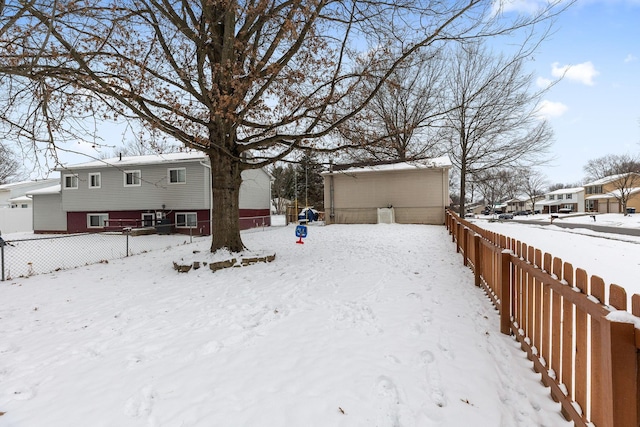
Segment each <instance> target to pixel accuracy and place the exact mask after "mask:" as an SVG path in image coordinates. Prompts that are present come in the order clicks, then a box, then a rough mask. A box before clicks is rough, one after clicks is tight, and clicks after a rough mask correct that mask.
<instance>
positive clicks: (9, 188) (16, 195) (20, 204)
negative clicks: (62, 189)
mask: <svg viewBox="0 0 640 427" xmlns="http://www.w3.org/2000/svg"><path fill="white" fill-rule="evenodd" d="M57 182H58V180H57V179H55V178H53V179H39V180H34V181H21V182H13V183H11V184H3V185H0V208H14V209H15V208H18V209H27V208H30V207H31V199H30V198H29V197H27V193H29V192H30V191H33V190H38V189H40V188H45V187H50V186H51V185H54V184H56V183H57Z"/></svg>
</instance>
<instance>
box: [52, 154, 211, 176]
mask: <svg viewBox="0 0 640 427" xmlns="http://www.w3.org/2000/svg"><path fill="white" fill-rule="evenodd" d="M206 159H208V157H207V155H206V154H204V153H203V152H201V151H193V152H184V153H167V154H151V155H147V156H122V157H113V158H110V159H97V160H94V161H91V162H86V163H78V164H75V165H67V166H63V167H59V168H56V170H57V171H73V170H76V169H96V168H103V167H118V168H121V167H130V166H143V165H155V164H162V163H179V162H189V161H191V162H193V161H203V160H206Z"/></svg>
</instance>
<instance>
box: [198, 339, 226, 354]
mask: <svg viewBox="0 0 640 427" xmlns="http://www.w3.org/2000/svg"><path fill="white" fill-rule="evenodd" d="M222 347H223V346H222V343H220V342H219V341H209V342H208V343H206V344H205V345H203V346H202V350H201V354H202V355H203V356H207V355H209V354H214V353H217V352H219V351H220V350H221V349H222Z"/></svg>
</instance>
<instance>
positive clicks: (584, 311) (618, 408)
mask: <svg viewBox="0 0 640 427" xmlns="http://www.w3.org/2000/svg"><path fill="white" fill-rule="evenodd" d="M446 226H447V229H448V230H449V233H450V234H451V236H452V241H453V242H455V243H456V248H457V251H458V252H459V253H461V254H462V255H463V260H464V261H463V262H464V264H465V265H468V266H469V267H470V268H472V269H473V271H474V275H475V283H476V285H477V286H481V287H483V288H484V289H485V291H486V292H487V294H488V295H489V297H490V298H491V300H492V301H493V303H494V305H495V306H496V307H497V309H498V310H499V312H500V330H501V332H502V333H504V334H513V335H514V336H515V338H516V339H517V340H518V342H519V343H520V345H521V348H522V349H523V350H524V351H525V352H526V353H527V356H528V358H529V359H530V360H531V361H532V362H533V366H534V369H535V370H536V372H538V373H540V374H541V377H542V382H543V383H544V384H545V385H546V386H548V387H549V388H550V393H551V396H552V397H553V399H554V400H556V401H557V402H560V403H561V408H562V413H563V415H564V416H565V418H567V419H568V420H570V421H573V422H574V424H575V425H577V426H585V427H586V426H590V425H595V426H597V427H623V426H624V427H626V426H638V422H639V421H640V415H639V411H640V402H639V392H638V390H639V388H640V369H639V367H640V359H639V354H640V353H639V352H638V350H639V348H640V333H639V332H640V330H636V328H635V325H634V322H638V324H640V317H639V316H640V295H633V296H632V298H631V306H632V307H631V311H630V312H629V311H627V310H628V307H627V294H626V292H625V290H624V289H623V288H622V287H620V286H617V285H610V286H609V287H608V288H607V287H606V286H605V282H604V280H603V279H602V278H600V277H598V276H591V277H590V278H589V276H588V274H587V272H586V271H585V270H583V269H581V268H575V269H574V267H573V266H572V265H571V264H570V263H566V262H563V261H562V259H560V258H556V257H553V255H551V254H549V253H542V251H540V250H539V249H536V248H534V247H532V246H529V245H527V244H526V243H524V242H520V241H518V240H515V239H511V238H508V237H506V236H503V235H500V234H497V233H493V232H489V231H487V230H484V229H482V228H480V227H478V226H476V225H475V224H471V223H469V222H468V221H465V220H464V219H462V218H460V217H458V216H457V215H456V214H454V213H452V212H449V213H448V214H447V220H446ZM607 297H608V298H607ZM607 301H608V302H607Z"/></svg>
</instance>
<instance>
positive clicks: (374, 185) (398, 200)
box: [323, 157, 451, 224]
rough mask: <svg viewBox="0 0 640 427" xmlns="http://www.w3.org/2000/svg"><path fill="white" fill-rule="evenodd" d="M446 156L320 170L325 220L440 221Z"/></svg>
mask: <svg viewBox="0 0 640 427" xmlns="http://www.w3.org/2000/svg"><path fill="white" fill-rule="evenodd" d="M450 169H451V160H450V159H449V158H448V157H439V158H434V159H428V160H422V161H415V162H402V163H387V164H375V165H371V166H357V167H343V166H334V167H333V168H332V169H331V170H330V171H328V172H324V173H323V177H324V206H325V221H326V223H327V224H375V223H378V222H397V223H401V224H444V221H445V216H444V214H445V212H444V210H445V207H447V206H449V170H450Z"/></svg>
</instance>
